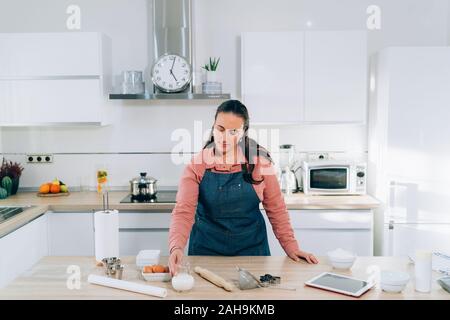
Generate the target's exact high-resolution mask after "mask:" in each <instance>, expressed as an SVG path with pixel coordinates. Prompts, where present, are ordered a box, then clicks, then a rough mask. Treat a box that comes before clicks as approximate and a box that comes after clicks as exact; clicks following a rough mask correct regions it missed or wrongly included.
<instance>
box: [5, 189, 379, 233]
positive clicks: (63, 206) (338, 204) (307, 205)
mask: <svg viewBox="0 0 450 320" xmlns="http://www.w3.org/2000/svg"><path fill="white" fill-rule="evenodd" d="M127 195H128V192H127V191H112V192H110V193H109V204H110V208H112V209H118V210H119V211H120V210H122V211H127V210H128V211H135V210H137V211H158V212H161V211H162V212H171V211H172V209H173V208H174V203H120V201H121V200H122V199H123V198H125V197H126V196H127ZM285 202H286V206H287V208H288V209H290V210H299V209H334V210H341V209H342V210H352V209H373V208H376V207H378V206H379V205H380V202H379V201H378V200H377V199H375V198H373V197H372V196H369V195H363V196H309V195H305V194H303V193H296V194H292V195H289V196H286V197H285ZM0 206H33V207H32V208H30V209H27V210H25V211H24V212H23V213H21V214H19V215H16V216H15V217H13V218H11V219H9V220H7V221H6V222H3V223H1V224H0V237H2V236H4V235H5V234H8V233H9V232H11V231H13V230H15V229H17V228H19V227H20V226H22V225H24V224H25V223H27V222H29V221H31V220H33V219H34V218H36V217H38V216H40V215H42V214H43V213H45V212H46V211H48V210H51V211H56V212H68V211H72V212H91V211H92V210H101V209H102V196H101V195H100V194H98V193H97V192H95V191H84V192H71V193H70V195H69V196H64V197H38V196H37V195H36V193H35V192H20V191H19V193H18V194H16V195H14V196H10V197H8V198H6V199H4V200H0ZM262 208H263V207H262V205H261V209H262Z"/></svg>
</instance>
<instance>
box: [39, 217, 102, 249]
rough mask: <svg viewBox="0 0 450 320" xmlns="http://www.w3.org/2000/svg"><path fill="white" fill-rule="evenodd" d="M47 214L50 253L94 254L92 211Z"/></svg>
mask: <svg viewBox="0 0 450 320" xmlns="http://www.w3.org/2000/svg"><path fill="white" fill-rule="evenodd" d="M47 215H48V232H49V236H48V240H49V241H48V247H49V255H51V256H93V255H94V216H93V213H92V212H49V213H47Z"/></svg>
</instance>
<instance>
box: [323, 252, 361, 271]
mask: <svg viewBox="0 0 450 320" xmlns="http://www.w3.org/2000/svg"><path fill="white" fill-rule="evenodd" d="M327 256H328V260H330V263H331V265H332V266H333V268H335V269H350V268H351V267H352V266H353V263H354V262H355V260H356V255H355V254H354V253H352V252H348V251H344V250H342V249H336V250H334V251H330V252H328V253H327Z"/></svg>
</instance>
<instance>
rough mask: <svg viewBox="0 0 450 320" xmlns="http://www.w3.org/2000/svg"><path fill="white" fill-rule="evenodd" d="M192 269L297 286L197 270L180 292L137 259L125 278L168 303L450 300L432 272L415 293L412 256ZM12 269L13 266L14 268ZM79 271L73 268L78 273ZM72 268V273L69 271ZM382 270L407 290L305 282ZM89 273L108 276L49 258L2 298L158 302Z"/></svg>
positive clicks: (225, 263) (216, 261)
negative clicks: (424, 289)
mask: <svg viewBox="0 0 450 320" xmlns="http://www.w3.org/2000/svg"><path fill="white" fill-rule="evenodd" d="M186 258H187V259H188V261H189V262H190V264H191V268H192V269H193V268H194V267H195V266H201V267H203V268H207V269H209V270H211V271H213V272H216V273H217V274H219V275H220V276H222V277H223V278H225V279H226V280H228V281H230V282H232V283H235V284H237V279H238V273H237V271H236V268H235V266H240V267H242V268H245V269H247V270H248V271H250V272H252V273H253V274H254V275H256V276H257V277H259V276H260V275H264V274H266V273H270V274H272V275H276V276H280V277H281V284H282V285H286V286H293V287H296V288H297V290H296V291H287V290H280V289H276V290H275V289H268V288H258V289H252V290H240V289H238V288H236V289H235V290H234V291H233V292H227V291H224V290H223V289H221V288H218V287H216V286H214V285H213V284H211V283H209V282H208V281H206V280H205V279H203V278H201V277H200V276H199V275H197V274H195V273H194V272H193V276H194V278H195V286H194V288H193V290H192V291H189V292H184V293H178V292H175V291H174V290H173V289H172V286H171V283H170V282H145V281H144V280H143V279H141V278H140V274H139V272H138V270H137V269H136V266H135V264H134V263H135V258H134V257H126V258H123V259H122V262H123V264H124V265H125V268H124V273H123V280H128V281H134V282H138V283H147V284H151V285H154V286H160V287H164V288H167V290H168V294H167V297H166V298H163V299H174V300H176V299H194V300H195V299H207V300H210V299H235V300H241V299H243V300H247V299H248V300H252V299H270V300H274V299H275V300H279V299H286V300H305V299H353V300H357V299H418V300H427V299H450V293H447V292H446V291H444V289H442V288H441V287H440V286H439V284H438V283H437V282H436V279H438V278H439V277H441V276H442V275H441V274H439V273H437V272H433V284H432V291H431V293H419V292H416V291H415V290H414V280H413V279H414V277H413V271H414V266H413V265H412V264H411V263H410V261H409V259H408V258H395V257H359V258H358V259H357V260H356V262H355V264H354V265H353V267H352V269H351V270H348V271H336V270H333V268H332V267H331V266H330V264H329V263H328V261H327V259H326V258H319V260H320V263H319V264H318V265H308V264H307V263H305V262H294V261H292V260H291V259H289V258H288V257H205V256H203V257H201V256H188V257H186ZM167 259H168V258H167V257H161V261H160V263H163V264H166V263H167ZM70 266H79V270H80V271H81V286H80V289H72V290H70V289H68V287H67V280H68V279H69V276H70V275H71V274H70V273H68V268H69V267H70ZM11 267H13V266H11ZM76 268H77V267H75V269H72V270H76ZM69 270H70V269H69ZM380 270H401V271H407V272H409V273H410V274H411V280H410V282H409V283H408V286H407V288H406V289H405V290H404V291H403V292H402V293H399V294H393V293H386V292H383V291H382V290H381V289H380V287H379V284H377V285H376V286H375V287H374V288H372V289H371V290H370V291H369V292H367V293H366V294H365V295H363V296H362V297H361V298H353V297H347V296H344V295H340V294H337V293H332V292H328V291H323V290H319V289H315V288H310V287H306V286H305V285H304V282H305V281H307V280H309V279H310V278H312V277H314V276H316V275H318V274H320V273H321V272H325V271H331V272H336V273H340V274H346V275H351V276H354V277H358V278H361V279H368V278H369V277H372V276H373V277H377V274H378V271H380ZM89 274H98V275H103V274H104V271H103V269H102V268H101V267H97V266H95V261H94V258H93V257H44V258H42V259H41V260H40V261H39V262H38V263H37V264H36V265H35V266H34V267H33V268H31V269H30V270H28V271H27V272H26V273H24V274H22V275H21V276H20V277H18V278H17V279H15V280H14V281H13V282H12V283H11V284H10V285H9V286H7V287H6V288H4V289H0V299H158V300H161V298H156V297H151V296H146V295H142V294H138V293H133V292H128V291H122V290H117V289H112V288H107V287H102V286H97V285H92V284H89V283H88V282H87V277H88V275H89Z"/></svg>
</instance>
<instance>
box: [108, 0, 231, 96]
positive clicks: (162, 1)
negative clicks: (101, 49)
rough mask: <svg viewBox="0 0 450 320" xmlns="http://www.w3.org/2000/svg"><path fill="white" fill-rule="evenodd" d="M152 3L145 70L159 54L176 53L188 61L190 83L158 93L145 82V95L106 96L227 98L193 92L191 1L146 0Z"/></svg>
mask: <svg viewBox="0 0 450 320" xmlns="http://www.w3.org/2000/svg"><path fill="white" fill-rule="evenodd" d="M149 1H150V4H151V6H152V12H151V15H149V19H150V18H151V19H152V31H151V33H152V34H151V40H152V43H153V56H152V57H149V68H148V69H149V70H151V65H152V64H153V62H154V61H155V60H156V59H157V58H158V57H160V56H162V55H164V54H166V53H172V54H178V55H181V56H183V57H184V58H186V60H187V61H188V62H189V63H190V64H191V66H192V70H193V75H192V76H193V78H192V81H191V83H190V85H189V86H188V87H187V88H186V89H185V90H184V91H183V92H179V93H162V92H158V90H157V89H156V88H155V87H154V86H153V84H152V83H149V86H150V87H151V90H150V91H151V92H150V93H146V94H110V96H109V97H110V99H145V100H159V99H164V100H167V99H177V100H180V99H189V100H191V99H229V98H230V94H213V95H211V94H202V93H194V85H196V84H197V83H196V82H197V79H196V78H195V71H196V65H195V59H194V50H193V49H194V48H193V45H192V44H193V32H192V31H193V28H192V25H193V23H192V0H149Z"/></svg>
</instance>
